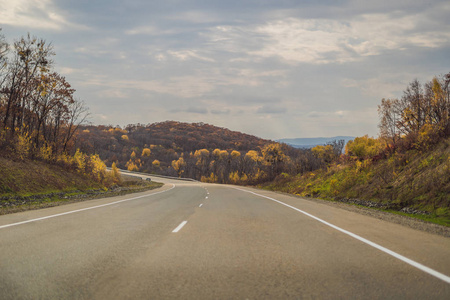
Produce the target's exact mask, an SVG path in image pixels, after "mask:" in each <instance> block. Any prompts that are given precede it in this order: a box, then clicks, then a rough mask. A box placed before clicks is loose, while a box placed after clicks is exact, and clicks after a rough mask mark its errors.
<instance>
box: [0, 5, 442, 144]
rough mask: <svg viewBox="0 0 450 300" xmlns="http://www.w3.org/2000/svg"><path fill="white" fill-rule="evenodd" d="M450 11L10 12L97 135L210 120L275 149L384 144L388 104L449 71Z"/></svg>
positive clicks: (25, 8)
mask: <svg viewBox="0 0 450 300" xmlns="http://www.w3.org/2000/svg"><path fill="white" fill-rule="evenodd" d="M449 16H450V2H449V1H448V0H444V1H433V0H430V1H417V0H416V1H412V0H396V1H392V0H377V1H358V0H353V1H345V0H327V1H315V0H293V1H290V0H278V1H275V0H274V1H269V0H251V1H246V0H239V1H235V0H227V1H224V0H192V1H183V0H178V1H177V0H164V1H148V0H126V1H123V0H0V27H1V28H2V33H3V35H4V36H5V37H6V39H7V40H8V41H9V42H13V41H14V39H17V38H19V37H21V36H23V35H26V34H27V33H28V32H29V33H31V34H32V35H35V36H37V37H40V38H44V39H46V40H47V41H51V42H52V44H53V46H54V49H55V52H56V56H55V58H54V60H55V62H56V64H55V67H56V70H57V71H58V72H60V73H61V74H62V75H64V76H66V78H67V80H68V81H69V82H70V83H71V84H72V86H73V87H74V88H75V89H76V90H77V92H76V96H77V98H79V99H81V100H84V101H85V102H86V104H87V106H88V107H89V108H90V112H91V114H92V115H91V121H92V122H93V123H94V124H112V125H121V126H123V125H126V124H130V123H143V124H147V123H153V122H160V121H165V120H177V121H183V122H205V123H210V124H213V125H217V126H221V127H226V128H230V129H232V130H238V131H242V132H245V133H249V134H253V135H257V136H260V137H263V138H270V139H278V138H288V137H290V138H293V137H317V136H325V137H329V136H335V135H353V136H360V135H364V134H369V135H372V136H376V135H377V134H378V128H377V124H378V115H377V105H378V104H379V102H380V100H381V98H388V97H400V96H401V95H402V91H403V90H404V89H405V87H406V85H407V84H408V82H410V81H412V80H413V79H415V78H417V79H419V80H420V81H421V82H424V81H427V80H430V79H431V78H432V77H433V76H434V75H439V74H444V73H448V72H450V18H449Z"/></svg>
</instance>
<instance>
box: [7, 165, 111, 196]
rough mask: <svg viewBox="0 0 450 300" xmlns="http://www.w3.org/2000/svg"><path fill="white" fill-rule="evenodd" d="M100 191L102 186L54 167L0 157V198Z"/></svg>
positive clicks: (56, 166)
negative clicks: (60, 192)
mask: <svg viewBox="0 0 450 300" xmlns="http://www.w3.org/2000/svg"><path fill="white" fill-rule="evenodd" d="M101 187H103V186H102V185H101V184H100V183H96V182H95V181H93V180H92V179H90V178H88V177H86V176H82V175H80V174H78V173H76V172H70V171H68V170H67V169H66V168H63V167H60V166H58V165H52V164H48V163H45V162H41V161H33V160H25V161H21V160H11V159H9V158H4V157H0V195H2V196H27V195H30V194H39V193H52V192H56V191H71V190H87V189H92V188H101Z"/></svg>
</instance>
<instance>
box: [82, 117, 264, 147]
mask: <svg viewBox="0 0 450 300" xmlns="http://www.w3.org/2000/svg"><path fill="white" fill-rule="evenodd" d="M269 142H270V141H269V140H264V139H261V138H258V137H256V136H253V135H249V134H245V133H241V132H237V131H231V130H229V129H226V128H221V127H217V126H214V125H210V124H205V123H182V122H176V121H166V122H160V123H153V124H148V125H142V124H132V125H128V126H126V127H125V128H124V129H121V128H119V127H112V126H103V125H99V126H83V127H82V128H80V134H79V135H78V143H77V144H78V146H79V147H80V148H83V149H85V150H86V152H93V151H94V152H95V151H96V150H97V151H98V150H106V149H109V150H113V152H115V153H117V150H118V149H117V148H121V147H137V148H140V149H141V150H142V148H148V147H150V146H151V145H158V146H162V147H164V148H166V149H174V150H175V151H181V152H185V151H195V150H198V149H210V150H214V149H217V148H219V149H224V150H238V151H248V150H252V149H256V148H258V147H262V146H264V145H265V144H267V143H269Z"/></svg>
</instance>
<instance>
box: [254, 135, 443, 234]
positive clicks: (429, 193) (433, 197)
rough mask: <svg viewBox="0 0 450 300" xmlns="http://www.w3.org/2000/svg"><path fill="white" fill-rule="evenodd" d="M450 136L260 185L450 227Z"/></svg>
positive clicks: (284, 176) (286, 175) (283, 176)
mask: <svg viewBox="0 0 450 300" xmlns="http://www.w3.org/2000/svg"><path fill="white" fill-rule="evenodd" d="M449 153H450V139H446V140H444V141H442V142H441V143H439V144H438V145H436V146H435V147H433V148H432V149H428V150H427V151H417V150H411V151H408V152H406V153H396V154H394V155H392V156H390V157H388V158H386V159H381V160H378V161H371V160H364V161H350V162H344V163H340V164H334V165H331V166H329V167H328V168H327V169H321V170H316V171H314V172H308V173H305V174H301V175H296V176H290V175H288V174H282V175H280V176H278V177H277V178H276V179H275V180H274V181H273V182H270V183H267V184H264V185H261V186H260V187H261V188H263V189H267V190H272V191H280V192H285V193H290V194H295V195H299V196H302V197H311V198H318V199H324V200H329V201H334V202H343V203H347V204H352V205H356V206H361V207H367V208H373V209H376V210H381V211H385V212H389V213H393V214H397V215H402V216H408V217H412V218H415V219H419V220H422V221H425V222H431V223H435V224H439V225H443V226H447V227H449V226H450V155H449Z"/></svg>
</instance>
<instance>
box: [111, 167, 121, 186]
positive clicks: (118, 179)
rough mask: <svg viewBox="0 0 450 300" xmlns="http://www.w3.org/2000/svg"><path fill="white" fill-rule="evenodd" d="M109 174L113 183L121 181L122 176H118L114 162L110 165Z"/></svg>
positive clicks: (117, 169)
mask: <svg viewBox="0 0 450 300" xmlns="http://www.w3.org/2000/svg"><path fill="white" fill-rule="evenodd" d="M111 174H112V177H113V181H114V183H119V182H121V181H122V176H121V175H120V171H119V168H117V165H116V163H115V162H113V163H112V166H111Z"/></svg>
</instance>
